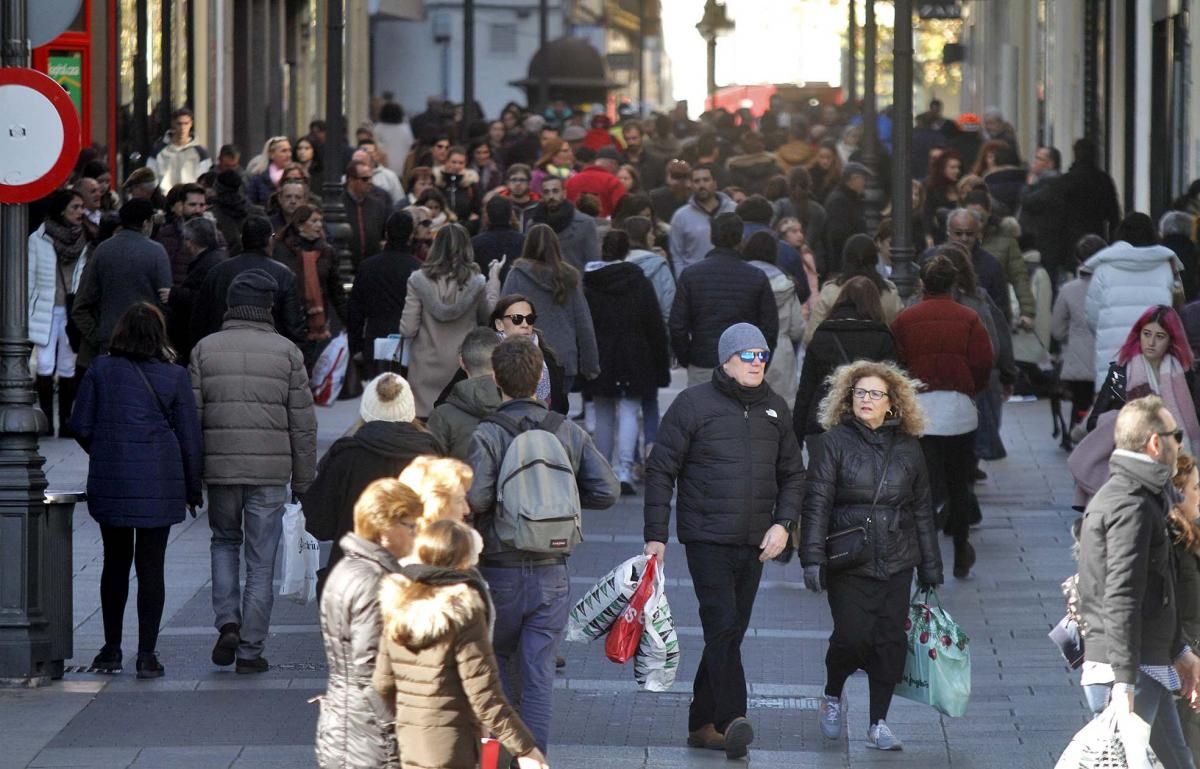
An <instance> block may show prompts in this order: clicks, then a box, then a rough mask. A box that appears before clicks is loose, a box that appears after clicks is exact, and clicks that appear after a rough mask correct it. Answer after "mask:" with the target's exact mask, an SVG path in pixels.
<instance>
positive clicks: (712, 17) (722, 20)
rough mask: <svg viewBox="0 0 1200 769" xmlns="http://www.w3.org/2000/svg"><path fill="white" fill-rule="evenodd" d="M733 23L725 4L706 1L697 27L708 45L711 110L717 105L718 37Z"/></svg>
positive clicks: (713, 0) (711, 0)
mask: <svg viewBox="0 0 1200 769" xmlns="http://www.w3.org/2000/svg"><path fill="white" fill-rule="evenodd" d="M733 26H734V24H733V22H732V21H730V20H729V16H728V15H727V14H726V9H725V4H724V3H718V2H717V0H706V2H705V3H704V17H703V18H702V19H700V23H699V24H697V25H696V29H697V30H699V32H700V36H701V37H703V38H704V40H705V41H706V42H707V43H708V102H709V109H712V108H714V107H716V105H717V36H718V35H720V34H721V33H722V32H729V31H730V30H732V29H733Z"/></svg>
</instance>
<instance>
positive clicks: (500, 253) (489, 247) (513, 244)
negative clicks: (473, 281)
mask: <svg viewBox="0 0 1200 769" xmlns="http://www.w3.org/2000/svg"><path fill="white" fill-rule="evenodd" d="M514 205H515V204H514ZM471 248H472V250H474V251H475V264H478V265H479V272H480V273H482V274H483V275H484V276H487V274H488V270H489V269H490V268H491V266H492V262H495V261H497V260H499V259H503V258H505V257H507V258H508V259H507V261H506V262H505V263H504V266H503V267H502V268H500V285H502V286H503V285H504V281H505V280H506V279H507V278H508V271H509V270H511V269H512V266H513V262H515V261H517V260H518V259H520V258H521V251H522V250H524V248H525V236H524V235H523V234H521V233H520V232H517V231H516V230H514V229H513V228H512V227H508V226H504V227H489V228H488V229H486V230H484V231H483V232H481V233H479V234H478V235H476V236H475V237H473V238H471Z"/></svg>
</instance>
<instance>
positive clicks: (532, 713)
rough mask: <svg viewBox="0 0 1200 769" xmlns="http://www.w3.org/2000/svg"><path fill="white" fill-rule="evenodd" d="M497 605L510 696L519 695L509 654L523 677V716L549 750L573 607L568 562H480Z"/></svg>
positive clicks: (499, 653)
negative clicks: (559, 664) (557, 669)
mask: <svg viewBox="0 0 1200 769" xmlns="http://www.w3.org/2000/svg"><path fill="white" fill-rule="evenodd" d="M479 571H480V573H482V574H483V578H484V579H485V580H487V583H488V587H489V588H490V589H491V593H492V603H493V604H494V606H495V608H496V626H495V627H494V628H493V629H492V646H493V647H494V648H495V651H496V659H497V660H498V661H499V663H500V678H501V680H502V681H503V682H504V692H505V694H507V695H508V698H509V700H514V701H515V700H516V699H517V698H516V697H515V696H514V694H515V692H514V691H513V685H512V680H511V678H510V677H509V669H508V664H509V660H510V659H513V658H514V657H515V658H516V663H517V665H518V666H519V674H520V679H521V696H520V702H521V706H520V710H521V720H522V721H524V722H525V725H526V726H528V727H529V731H530V732H532V733H533V738H534V740H535V741H536V742H537V745H538V748H540V749H541V750H542V752H543V753H544V752H545V751H546V745H547V743H548V742H549V739H550V716H551V710H552V705H553V702H554V658H555V657H556V656H557V655H558V644H559V641H561V640H562V633H563V628H564V627H566V625H567V613H568V612H569V611H570V607H571V593H570V580H569V579H568V577H567V566H566V564H551V565H545V566H529V565H513V566H481V567H480V569H479Z"/></svg>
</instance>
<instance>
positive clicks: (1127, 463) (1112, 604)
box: [1079, 454, 1184, 684]
mask: <svg viewBox="0 0 1200 769" xmlns="http://www.w3.org/2000/svg"><path fill="white" fill-rule="evenodd" d="M1147 459H1149V458H1148V457H1147ZM1109 468H1110V471H1111V473H1112V475H1111V476H1110V477H1109V479H1108V481H1107V482H1106V483H1105V484H1104V485H1103V486H1101V487H1100V490H1099V491H1097V492H1096V496H1094V497H1092V500H1091V502H1089V503H1088V506H1087V510H1086V512H1084V514H1083V528H1082V531H1081V533H1080V536H1079V611H1080V614H1082V616H1083V623H1082V624H1083V637H1084V639H1085V640H1086V644H1085V645H1084V652H1085V655H1086V658H1087V659H1088V660H1089V661H1091V662H1101V663H1105V664H1109V665H1112V668H1113V675H1114V676H1115V677H1116V682H1117V683H1123V684H1132V683H1133V682H1134V681H1135V680H1136V679H1137V677H1138V667H1139V666H1140V665H1169V664H1171V663H1172V662H1173V661H1174V660H1175V658H1176V657H1177V656H1178V655H1179V653H1180V652H1181V651H1182V650H1183V645H1184V638H1183V632H1182V628H1181V627H1180V624H1179V616H1178V607H1177V605H1176V596H1175V575H1174V563H1173V554H1172V552H1171V539H1170V537H1169V536H1168V534H1167V498H1166V495H1165V493H1164V490H1165V488H1166V487H1167V485H1169V484H1170V480H1171V472H1172V471H1173V470H1174V468H1171V467H1167V466H1166V465H1162V464H1159V463H1157V462H1150V461H1143V460H1142V459H1140V458H1135V457H1129V456H1125V455H1123V454H1114V455H1113V457H1112V459H1110V460H1109Z"/></svg>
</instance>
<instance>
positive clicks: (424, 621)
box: [379, 574, 488, 650]
mask: <svg viewBox="0 0 1200 769" xmlns="http://www.w3.org/2000/svg"><path fill="white" fill-rule="evenodd" d="M379 606H380V610H381V612H382V614H383V629H384V633H385V634H386V635H387V637H388V638H390V639H392V640H393V641H395V642H396V643H400V644H403V645H404V646H406V647H408V648H409V649H413V650H420V649H426V648H428V647H430V646H433V645H435V644H437V643H438V642H439V641H441V640H442V639H443V638H445V637H446V636H448V635H450V633H452V632H454V631H457V630H461V629H462V628H464V627H466V626H467V625H468V624H470V623H471V622H473V621H475V620H476V618H477V617H478V616H479V615H481V614H483V615H486V614H487V610H488V609H487V603H486V601H485V599H484V597H483V596H481V595H480V594H479V591H478V590H476V589H475V588H473V587H471V586H470V585H468V584H466V583H459V584H455V585H438V586H434V585H427V584H424V583H421V582H414V581H412V580H410V579H409V578H407V577H405V576H404V575H402V574H390V575H388V576H387V577H386V578H384V580H383V581H382V583H381V585H380V588H379Z"/></svg>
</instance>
